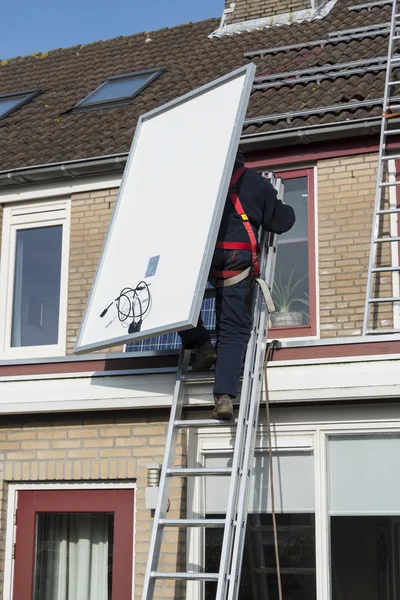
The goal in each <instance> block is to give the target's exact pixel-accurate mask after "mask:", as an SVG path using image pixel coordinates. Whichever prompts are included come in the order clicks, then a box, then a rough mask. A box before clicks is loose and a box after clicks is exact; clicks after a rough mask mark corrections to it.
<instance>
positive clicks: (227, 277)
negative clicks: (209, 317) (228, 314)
mask: <svg viewBox="0 0 400 600" xmlns="http://www.w3.org/2000/svg"><path fill="white" fill-rule="evenodd" d="M245 171H246V167H243V166H241V167H239V168H238V169H236V171H235V172H234V173H233V175H232V178H231V183H230V187H229V197H230V199H231V201H232V204H233V208H234V209H235V210H236V212H237V214H238V215H239V217H240V218H241V219H242V223H243V226H244V228H245V229H246V231H247V235H248V236H249V242H217V244H216V247H217V248H223V249H224V250H249V251H250V252H251V266H250V267H249V268H248V269H245V270H244V271H212V273H211V279H209V281H210V283H211V285H214V287H226V286H229V285H235V284H236V283H239V281H242V280H243V279H245V278H246V277H248V276H249V275H251V276H253V277H255V278H257V277H258V276H259V274H260V265H259V262H258V243H257V238H256V236H255V235H254V231H253V228H252V226H251V225H250V222H249V217H248V216H247V215H246V213H245V212H244V209H243V206H242V203H241V202H240V200H239V196H238V195H237V192H236V188H235V186H236V184H237V182H238V181H239V179H240V177H241V176H242V175H243V173H244V172H245ZM217 279H221V280H222V282H221V283H218V284H215V283H213V281H214V282H216V281H217ZM231 281H232V282H231Z"/></svg>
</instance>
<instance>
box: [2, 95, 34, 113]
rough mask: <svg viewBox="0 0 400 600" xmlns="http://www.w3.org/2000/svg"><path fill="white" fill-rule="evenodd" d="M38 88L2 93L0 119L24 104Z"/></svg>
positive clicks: (32, 96)
mask: <svg viewBox="0 0 400 600" xmlns="http://www.w3.org/2000/svg"><path fill="white" fill-rule="evenodd" d="M38 93H39V90H30V91H27V92H16V93H14V94H4V95H2V96H0V119H2V118H3V117H6V116H7V115H9V114H10V113H11V112H13V111H14V110H16V109H17V108H19V107H20V106H22V105H23V104H26V102H29V101H30V100H32V98H34V97H35V96H37V94H38Z"/></svg>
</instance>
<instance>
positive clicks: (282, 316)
mask: <svg viewBox="0 0 400 600" xmlns="http://www.w3.org/2000/svg"><path fill="white" fill-rule="evenodd" d="M284 182H285V195H284V201H285V203H286V204H289V205H290V206H293V208H294V211H295V213H296V223H295V224H294V226H293V227H292V229H291V230H290V231H287V232H286V233H283V234H281V235H280V236H279V238H278V252H277V258H276V267H275V277H274V285H273V293H272V297H273V299H274V303H275V307H276V309H277V311H276V313H273V314H272V315H271V325H272V327H298V326H301V325H309V323H310V313H309V284H308V191H307V188H308V185H307V184H308V181H307V177H295V178H293V179H284Z"/></svg>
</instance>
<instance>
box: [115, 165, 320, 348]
mask: <svg viewBox="0 0 400 600" xmlns="http://www.w3.org/2000/svg"><path fill="white" fill-rule="evenodd" d="M276 176H277V177H282V179H283V181H284V183H285V198H284V200H285V202H286V203H287V204H290V205H292V206H293V208H294V210H295V212H296V223H295V225H294V227H293V228H292V229H291V230H290V231H288V232H287V233H284V234H282V235H280V236H279V241H278V252H277V261H276V269H275V279H274V293H273V297H274V302H275V306H276V307H277V309H278V310H277V312H276V313H275V314H273V315H272V317H271V322H270V329H271V335H270V337H271V338H272V337H273V338H279V337H291V336H295V337H300V336H309V335H315V334H316V320H317V316H316V275H315V222H314V170H313V169H302V170H297V171H286V172H283V173H276ZM210 287H211V286H209V289H210ZM208 294H209V297H207V296H206V297H205V299H204V302H203V306H202V312H201V314H202V318H203V321H204V324H205V326H206V327H207V329H210V330H212V331H213V330H214V329H215V299H214V298H213V295H212V291H211V290H210V292H208ZM180 346H181V343H180V338H179V336H178V334H177V333H169V334H167V335H162V336H158V337H154V338H150V339H147V340H142V341H139V342H134V343H132V344H128V345H127V347H126V351H127V352H146V351H155V350H176V349H178V348H180Z"/></svg>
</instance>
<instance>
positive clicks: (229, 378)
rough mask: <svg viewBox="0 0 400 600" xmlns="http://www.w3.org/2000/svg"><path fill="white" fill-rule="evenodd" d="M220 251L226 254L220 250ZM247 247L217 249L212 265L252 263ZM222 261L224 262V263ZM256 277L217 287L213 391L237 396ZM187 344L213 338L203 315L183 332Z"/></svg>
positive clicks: (233, 266)
mask: <svg viewBox="0 0 400 600" xmlns="http://www.w3.org/2000/svg"><path fill="white" fill-rule="evenodd" d="M221 252H222V253H223V254H221ZM249 254H250V253H249V252H247V251H240V252H236V251H224V250H222V251H218V250H217V251H216V252H215V255H214V259H213V266H212V269H216V270H223V269H229V270H231V269H232V270H233V269H237V268H238V269H241V268H246V266H248V265H249ZM222 263H223V264H222ZM253 285H254V284H253V281H252V279H250V278H247V279H244V280H243V281H240V282H239V283H237V284H236V285H232V286H229V287H221V288H216V334H217V362H216V364H215V386H214V394H215V395H222V394H228V395H229V396H232V397H233V398H236V395H237V388H238V383H239V377H240V373H241V370H242V365H243V357H244V354H245V351H246V347H247V343H248V341H249V337H250V332H251V327H252V322H253V318H252V295H253ZM180 336H181V339H182V343H183V345H184V347H185V348H188V349H190V348H194V347H195V346H201V345H202V344H204V342H207V341H210V340H211V338H210V334H209V332H208V330H207V329H206V328H205V327H204V325H203V322H202V319H201V317H200V318H199V321H198V323H197V327H195V328H194V329H188V330H186V331H182V332H181V333H180Z"/></svg>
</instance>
